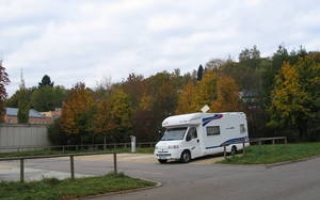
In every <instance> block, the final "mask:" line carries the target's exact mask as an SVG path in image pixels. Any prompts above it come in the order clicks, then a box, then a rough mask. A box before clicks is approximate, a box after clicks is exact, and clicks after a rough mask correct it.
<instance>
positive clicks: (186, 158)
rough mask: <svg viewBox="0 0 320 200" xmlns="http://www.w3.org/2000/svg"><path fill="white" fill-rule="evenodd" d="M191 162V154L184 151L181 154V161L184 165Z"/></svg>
mask: <svg viewBox="0 0 320 200" xmlns="http://www.w3.org/2000/svg"><path fill="white" fill-rule="evenodd" d="M190 160H191V155H190V152H189V151H187V150H185V151H183V152H182V154H181V158H180V161H181V162H183V163H187V162H190Z"/></svg>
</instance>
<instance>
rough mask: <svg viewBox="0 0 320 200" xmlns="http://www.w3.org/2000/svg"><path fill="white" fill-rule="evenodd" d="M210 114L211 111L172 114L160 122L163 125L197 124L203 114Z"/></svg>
mask: <svg viewBox="0 0 320 200" xmlns="http://www.w3.org/2000/svg"><path fill="white" fill-rule="evenodd" d="M208 115H212V113H200V112H199V113H190V114H183V115H174V116H170V117H167V118H166V119H165V120H163V122H162V126H163V127H170V126H179V125H181V126H183V125H199V124H200V123H201V119H202V117H204V116H208Z"/></svg>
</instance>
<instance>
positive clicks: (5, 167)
mask: <svg viewBox="0 0 320 200" xmlns="http://www.w3.org/2000/svg"><path fill="white" fill-rule="evenodd" d="M74 159H75V161H84V162H86V161H89V162H90V161H96V162H100V161H107V162H110V163H112V162H113V154H104V155H90V156H76V157H74ZM222 159H223V157H205V158H200V159H195V160H193V161H192V162H190V163H189V164H191V165H210V164H214V163H215V162H217V161H219V160H222ZM49 160H50V161H49V162H53V161H54V160H60V161H62V162H68V161H69V160H68V159H66V158H65V157H62V158H51V159H49ZM33 162H34V161H32V162H31V161H30V163H33ZM36 162H37V163H36V164H32V165H29V166H27V165H25V168H24V175H25V177H24V180H25V181H32V180H41V179H43V178H50V177H55V178H58V179H65V178H70V176H71V174H70V172H61V171H58V170H55V169H54V170H52V169H51V170H50V169H44V168H42V169H39V168H41V165H42V164H45V165H47V164H48V163H41V161H36ZM46 162H48V161H46ZM117 162H118V163H121V162H124V163H132V164H134V163H136V164H139V163H155V164H158V161H157V159H156V158H154V157H153V155H152V154H136V153H119V154H117ZM40 163H41V164H40ZM52 164H53V163H52ZM56 169H58V168H56ZM68 170H69V169H67V171H68ZM84 176H88V175H86V174H75V177H84ZM19 179H20V166H19V162H18V161H11V162H2V163H0V181H19Z"/></svg>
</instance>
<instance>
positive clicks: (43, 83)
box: [39, 75, 54, 88]
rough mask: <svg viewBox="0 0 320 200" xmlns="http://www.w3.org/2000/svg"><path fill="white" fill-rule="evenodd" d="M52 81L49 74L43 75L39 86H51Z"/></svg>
mask: <svg viewBox="0 0 320 200" xmlns="http://www.w3.org/2000/svg"><path fill="white" fill-rule="evenodd" d="M53 85H54V83H53V82H51V79H50V76H48V75H44V76H43V78H42V80H41V82H40V83H39V88H41V87H44V86H50V87H53Z"/></svg>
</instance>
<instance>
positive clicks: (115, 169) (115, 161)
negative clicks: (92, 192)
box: [113, 152, 118, 174]
mask: <svg viewBox="0 0 320 200" xmlns="http://www.w3.org/2000/svg"><path fill="white" fill-rule="evenodd" d="M113 168H114V174H117V173H118V169H117V168H118V167H117V153H116V152H113Z"/></svg>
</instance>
